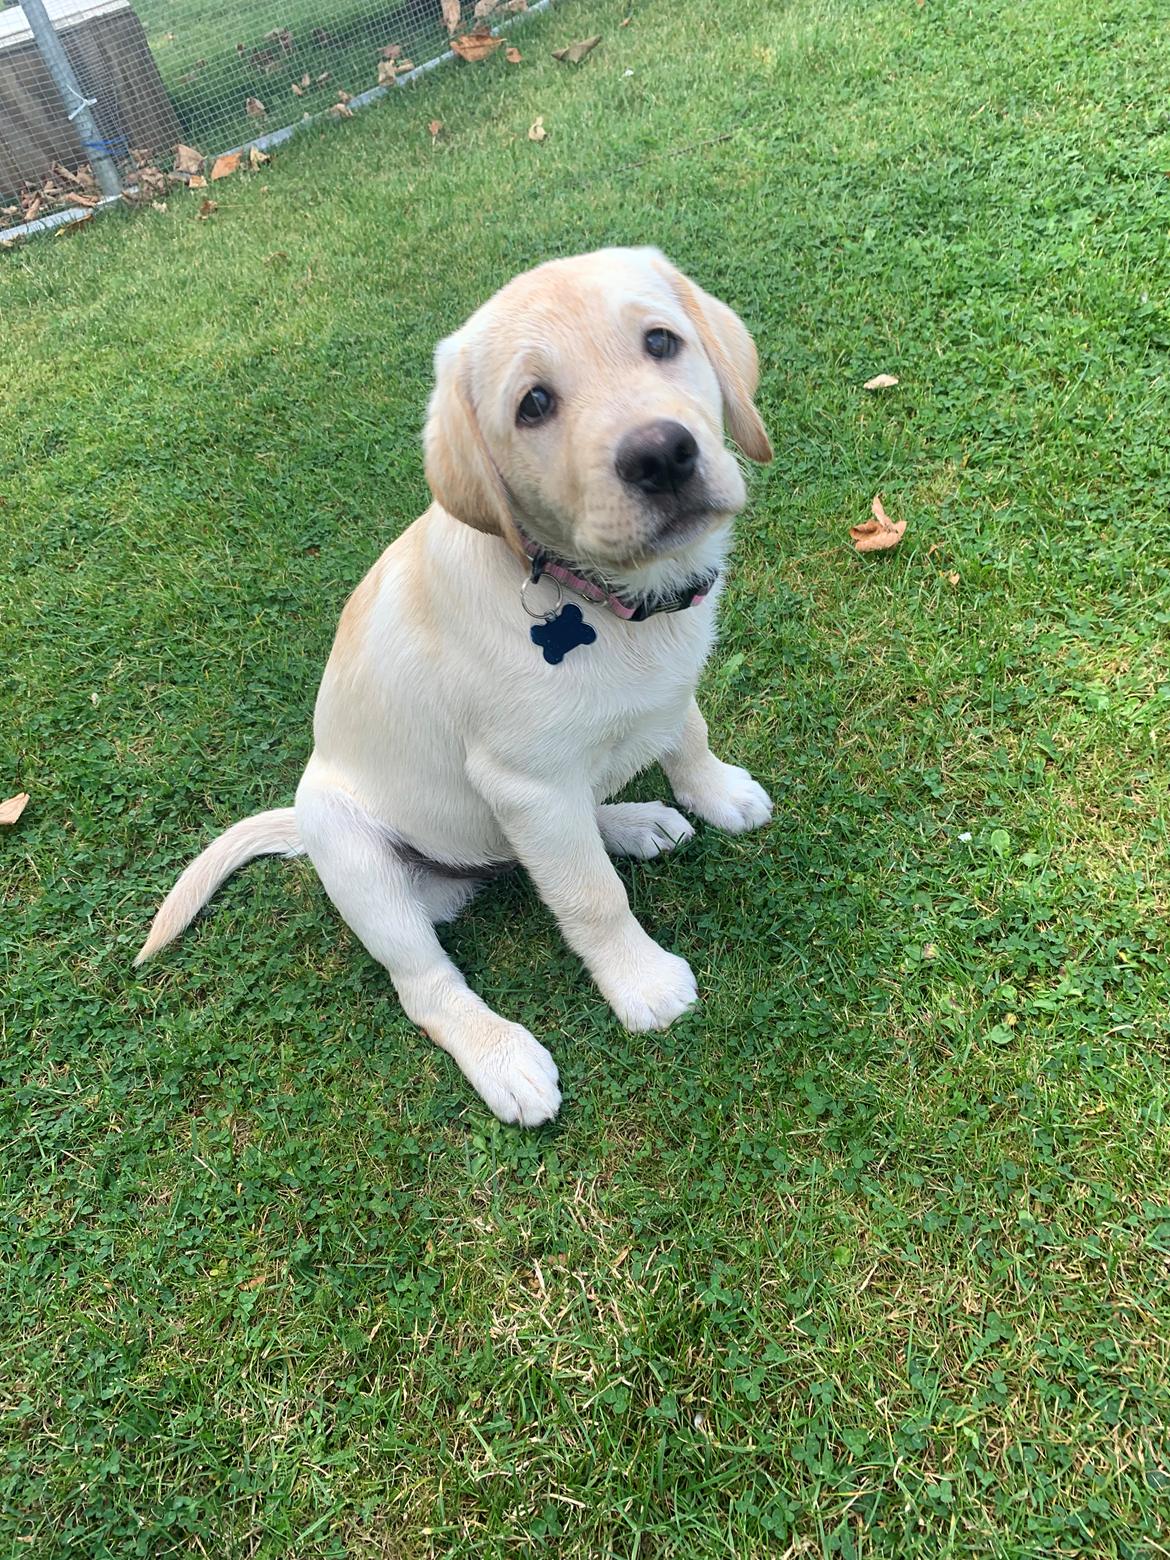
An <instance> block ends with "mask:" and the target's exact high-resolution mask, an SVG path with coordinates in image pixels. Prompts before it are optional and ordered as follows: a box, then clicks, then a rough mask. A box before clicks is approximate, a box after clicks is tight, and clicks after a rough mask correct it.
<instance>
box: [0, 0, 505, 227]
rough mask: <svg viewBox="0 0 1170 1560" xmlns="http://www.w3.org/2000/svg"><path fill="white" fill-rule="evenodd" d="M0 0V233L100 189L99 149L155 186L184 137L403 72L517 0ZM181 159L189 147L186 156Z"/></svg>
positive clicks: (241, 128)
mask: <svg viewBox="0 0 1170 1560" xmlns="http://www.w3.org/2000/svg"><path fill="white" fill-rule="evenodd" d="M40 6H41V7H42V8H43V12H44V13H45V14H46V16H47V25H48V27H49V28H50V29H51V31H52V33H53V34H54V35H55V37H56V39H57V41H58V43H59V44H60V46H61V48H62V49H63V51H64V56H65V59H66V61H67V65H66V67H65V85H64V86H63V85H62V81H61V74H60V72H58V71H54V70H53V69H52V68H51V66H52V61H51V60H49V59H47V52H51V45H52V40H51V39H50V40H49V45H50V48H49V51H47V50H46V47H45V42H44V40H43V38H39V37H38V35H37V33H38V28H37V21H36V15H35V10H36V8H37V0H29V3H28V4H26V5H23V6H22V5H18V4H8V3H7V0H0V236H2V230H3V229H5V228H9V229H10V228H11V227H13V226H14V225H17V224H22V223H26V222H30V221H35V220H37V219H38V218H40V217H42V216H44V215H46V214H48V213H50V212H54V211H61V210H72V211H75V212H76V211H78V210H82V211H84V210H85V209H87V208H92V207H95V206H97V205H98V204H100V202H101V198H102V194H103V191H105V192H107V193H108V188H107V183H108V181H107V180H105V179H103V178H102V177H101V175H102V173H103V165H105V164H112V165H113V167H114V168H115V169H116V170H117V179H118V181H119V183H120V184H121V185H122V186H123V187H126V186H129V187H130V188H131V190H134V189H139V190H140V191H142V192H144V193H145V194H147V195H151V194H155V193H158V191H157V190H156V189H155V188H154V185H155V183H156V182H157V180H158V179H163V180H164V181H165V178H166V176H167V175H168V174H169V173H170V172H171V170H172V169H175V170H176V171H177V172H178V173H179V174H180V176H182V177H189V176H190V170H189V169H188V170H187V171H184V169H183V164H184V155H183V152H182V151H181V150H180V149H181V148H184V147H186V148H194V149H195V150H197V151H198V152H199V153H200V154H201V155H214V154H215V153H218V152H222V151H225V150H227V149H229V148H234V147H236V146H239V145H242V144H243V143H245V142H248V141H251V140H253V139H256V138H257V137H260V136H262V135H264V134H266V133H270V132H273V131H277V130H280V129H283V128H284V127H286V126H289V125H295V124H296V123H297V122H298V121H300V120H302V119H303V117H304V116H305V115H310V116H311V115H314V114H319V113H324V112H332V113H334V114H336V115H339V116H344V115H345V114H346V113H347V112H348V103H349V101H350V99H351V98H352V97H354V96H357V95H359V94H361V93H363V92H365V91H367V90H368V89H369V88H371V87H376V86H378V85H389V84H392V83H394V82H395V81H397V80H399V79H400V78H401V77H403V76H404V75H406V74H407V73H408V72H409V71H410V70H412V69H413V68H414V67H415V66H416V65H417V64H419V63H422V62H423V61H425V60H428V59H431V58H433V57H435V56H436V55H438V54H440V53H441V52H442V51H443V50H445V49H447V48H448V47H450V45H451V41H452V36H453V35H454V37H455V39H456V41H457V40H458V39H459V38H460V37H465V38H467V40H468V43H467V47H468V48H469V50H470V52H471V54H472V55H473V56H474V51H475V37H476V36H477V35H478V37H479V38H480V40H481V46H482V47H494V45H487V44H486V41H485V40H486V35H487V34H488V32H489V29H494V28H495V26H496V24H497V23H498V22H499V21H500V20H503V19H506V18H507V17H508V16H509V13H511V14H515V13H517V12H520V11H523V10H526V9H527V8H528V0H398V3H396V4H385V3H381V4H380V3H378V0H235V3H233V4H232V5H230V6H228V5H226V4H222V3H216V0H89V3H88V4H84V3H79V0H40ZM187 160H188V161H190V159H187Z"/></svg>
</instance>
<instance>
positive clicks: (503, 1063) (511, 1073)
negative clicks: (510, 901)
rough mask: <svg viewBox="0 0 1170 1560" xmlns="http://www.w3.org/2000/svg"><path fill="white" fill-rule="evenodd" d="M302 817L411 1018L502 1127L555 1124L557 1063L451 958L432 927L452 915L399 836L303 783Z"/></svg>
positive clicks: (345, 800) (325, 870)
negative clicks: (410, 861) (403, 851)
mask: <svg viewBox="0 0 1170 1560" xmlns="http://www.w3.org/2000/svg"><path fill="white" fill-rule="evenodd" d="M296 812H297V825H298V828H299V830H300V835H301V838H302V840H303V841H304V843H305V848H306V850H307V851H308V854H309V857H310V859H311V860H312V863H313V865H314V866H315V867H316V869H317V872H318V874H319V876H320V878H321V882H322V883H323V884H324V886H325V892H326V893H327V894H328V895H329V897H330V899H331V900H332V901H333V903H334V904H335V905H336V906H337V908H338V910H339V911H340V912H341V914H342V916H343V918H344V919H345V921H346V923H347V924H348V926H349V927H350V929H351V930H352V931H353V932H354V934H355V935H356V936H357V937H358V938H359V939H360V940H361V942H362V943H363V944H364V945H365V947H366V949H367V950H368V951H369V953H370V954H372V956H373V957H374V958H375V959H377V960H378V962H379V964H382V965H384V966H385V968H386V969H387V971H388V972H389V975H390V979H391V980H392V981H393V982H394V988H395V990H396V991H397V992H398V997H399V1000H400V1001H401V1003H402V1006H403V1008H404V1009H405V1010H406V1014H407V1016H408V1017H409V1018H410V1019H411V1020H412V1021H413V1022H414V1023H416V1024H418V1025H419V1027H420V1028H421V1029H424V1030H426V1032H427V1034H428V1035H429V1036H430V1037H431V1039H432V1040H433V1041H434V1042H435V1044H436V1045H438V1046H440V1047H441V1048H442V1049H443V1050H444V1051H446V1052H447V1053H448V1054H449V1055H450V1056H451V1057H453V1058H454V1060H455V1062H456V1063H457V1064H458V1066H459V1068H460V1070H461V1071H462V1073H463V1075H464V1077H465V1078H466V1079H467V1081H468V1082H469V1083H470V1084H471V1086H472V1088H473V1089H475V1091H476V1092H477V1093H478V1094H479V1095H480V1097H481V1098H482V1099H483V1100H484V1102H485V1103H486V1104H487V1105H488V1107H489V1108H490V1109H491V1110H492V1111H493V1112H494V1113H495V1114H496V1115H497V1116H498V1117H499V1118H500V1120H501V1121H515V1122H519V1123H520V1124H521V1125H522V1126H526V1127H534V1126H538V1125H539V1124H540V1123H541V1122H542V1121H549V1120H551V1119H552V1117H553V1116H555V1115H556V1113H557V1110H558V1109H559V1107H560V1103H561V1095H560V1090H559V1089H558V1087H557V1069H556V1063H555V1062H554V1061H553V1059H552V1057H551V1056H550V1055H549V1053H548V1052H547V1051H546V1050H545V1048H544V1046H542V1045H541V1044H540V1042H539V1041H538V1040H536V1039H535V1038H534V1037H533V1036H532V1035H530V1034H529V1032H528V1030H527V1029H524V1028H522V1027H521V1025H519V1024H513V1023H509V1021H508V1020H507V1019H505V1018H501V1017H500V1016H499V1014H497V1013H493V1012H492V1010H491V1008H489V1007H488V1006H487V1004H486V1003H485V1002H483V1001H482V1000H481V999H480V998H479V997H478V996H476V994H475V992H474V991H472V990H471V988H470V987H469V986H468V984H467V982H466V981H465V980H464V978H463V976H462V975H461V974H460V972H459V971H458V970H457V969H456V967H455V965H454V964H452V962H451V960H450V959H449V958H448V957H447V954H446V953H445V952H444V950H443V947H442V945H441V944H440V942H439V939H438V938H437V937H436V935H435V929H434V926H433V925H432V918H436V919H437V918H440V917H441V912H443V911H446V912H447V913H448V914H449V913H450V912H451V909H452V908H453V907H452V906H451V905H450V904H449V903H448V902H447V901H446V899H444V903H443V904H441V905H440V904H439V903H437V902H436V897H435V894H434V893H433V892H432V891H431V885H428V884H425V883H422V882H420V881H419V879H418V877H417V875H416V873H415V871H414V870H413V869H412V868H411V867H410V866H408V865H407V864H406V863H405V862H404V861H403V860H402V859H401V858H400V857H399V856H398V855H397V853H396V852H395V849H394V840H393V836H392V835H391V834H390V833H389V832H388V831H387V830H386V829H384V828H383V827H382V825H381V824H379V823H378V821H377V820H376V819H375V818H372V817H371V816H370V814H369V813H367V812H366V811H365V810H364V809H363V808H361V807H360V806H359V805H358V804H357V803H356V802H355V801H354V800H353V798H352V797H350V796H348V795H347V794H346V793H345V792H343V791H340V790H337V789H335V788H332V787H328V786H317V785H313V784H309V783H308V782H302V784H301V788H300V790H299V791H298V792H297V806H296ZM436 912H439V913H440V914H439V915H437V914H436ZM442 918H445V917H442Z"/></svg>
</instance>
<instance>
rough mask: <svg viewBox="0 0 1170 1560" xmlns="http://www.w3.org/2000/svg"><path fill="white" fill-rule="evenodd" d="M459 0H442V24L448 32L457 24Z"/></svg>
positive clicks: (453, 29)
mask: <svg viewBox="0 0 1170 1560" xmlns="http://www.w3.org/2000/svg"><path fill="white" fill-rule="evenodd" d="M459 11H460V5H459V0H443V25H444V26H445V27H446V29H447V31H448V32H449V33H453V32H454V31H455V29H456V27H458V26H459Z"/></svg>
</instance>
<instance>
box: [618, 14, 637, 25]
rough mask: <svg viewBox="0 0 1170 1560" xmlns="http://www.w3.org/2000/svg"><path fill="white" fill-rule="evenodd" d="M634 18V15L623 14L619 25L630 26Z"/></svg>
mask: <svg viewBox="0 0 1170 1560" xmlns="http://www.w3.org/2000/svg"><path fill="white" fill-rule="evenodd" d="M633 20H634V18H633V17H632V16H623V17H622V19H621V21H620V22H619V23H618V26H619V27H628V26H629V25H630V23H631V22H632V21H633Z"/></svg>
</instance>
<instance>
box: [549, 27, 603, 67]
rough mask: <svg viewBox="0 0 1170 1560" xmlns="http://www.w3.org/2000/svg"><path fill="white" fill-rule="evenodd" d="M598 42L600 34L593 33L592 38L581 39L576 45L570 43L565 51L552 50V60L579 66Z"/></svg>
mask: <svg viewBox="0 0 1170 1560" xmlns="http://www.w3.org/2000/svg"><path fill="white" fill-rule="evenodd" d="M600 42H601V34H600V33H595V34H594V35H593V37H592V38H582V39H581V40H580V41H579V42H577V43H571V44H570V45H569V47H568V48H567V49H554V50H553V59H554V60H562V61H563V62H564V63H565V64H566V65H580V63H581V61H582V60H583V59H584V58H585V56H586V55H587V54H590V53H592V51H593V50H594V49H595V48H596V47H597V45H598V44H599V43H600Z"/></svg>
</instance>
